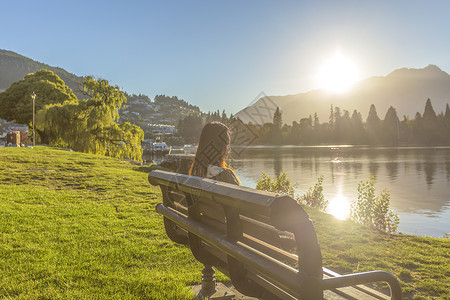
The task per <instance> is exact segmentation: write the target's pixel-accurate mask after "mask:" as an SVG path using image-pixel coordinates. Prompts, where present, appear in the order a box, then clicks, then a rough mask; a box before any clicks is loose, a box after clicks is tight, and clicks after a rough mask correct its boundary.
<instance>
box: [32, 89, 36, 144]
mask: <svg viewBox="0 0 450 300" xmlns="http://www.w3.org/2000/svg"><path fill="white" fill-rule="evenodd" d="M31 99H33V147H34V146H35V145H36V134H35V132H34V107H35V105H34V103H35V101H34V100H35V99H36V94H35V92H33V93H32V94H31Z"/></svg>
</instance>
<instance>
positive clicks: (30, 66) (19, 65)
mask: <svg viewBox="0 0 450 300" xmlns="http://www.w3.org/2000/svg"><path fill="white" fill-rule="evenodd" d="M41 69H47V70H50V71H52V72H53V73H55V74H56V75H58V76H59V77H60V78H61V79H62V80H63V81H64V82H65V83H66V85H67V86H68V87H70V88H71V89H72V90H73V92H74V93H75V95H76V96H77V97H78V99H83V98H84V96H83V94H82V93H81V92H80V91H81V83H82V81H83V79H82V78H81V77H78V76H76V75H74V74H71V73H69V72H67V71H66V70H64V69H62V68H58V67H52V66H49V65H47V64H44V63H40V62H37V61H34V60H32V59H30V58H27V57H25V56H22V55H20V54H17V53H15V52H12V51H8V50H2V49H0V91H3V90H6V89H7V88H8V87H9V86H10V85H11V84H12V83H14V82H17V81H19V80H22V79H23V77H24V76H25V75H27V74H28V73H34V72H36V71H39V70H41Z"/></svg>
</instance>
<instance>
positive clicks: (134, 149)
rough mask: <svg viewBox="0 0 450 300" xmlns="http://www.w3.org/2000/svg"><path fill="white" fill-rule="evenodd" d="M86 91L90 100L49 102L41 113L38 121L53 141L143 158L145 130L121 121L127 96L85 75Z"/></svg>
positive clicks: (135, 158) (66, 145) (82, 148)
mask: <svg viewBox="0 0 450 300" xmlns="http://www.w3.org/2000/svg"><path fill="white" fill-rule="evenodd" d="M83 88H84V93H85V94H86V95H88V97H89V99H86V100H82V101H80V102H79V103H78V104H77V105H74V104H72V103H63V104H55V105H48V106H46V107H45V108H44V109H43V110H41V111H40V112H39V114H38V120H39V123H38V122H36V123H38V124H42V126H43V127H44V128H43V129H44V130H46V131H48V132H50V136H51V142H52V144H55V145H58V146H65V147H69V148H71V149H73V150H75V151H80V152H87V153H95V154H101V155H109V156H112V157H118V158H129V159H133V160H138V161H140V160H142V158H141V156H142V149H141V141H142V140H143V139H144V132H143V131H142V129H141V128H140V127H138V126H136V125H132V124H130V123H128V122H127V123H124V124H118V123H117V121H118V120H119V109H120V107H121V106H122V104H123V103H124V102H126V97H125V95H124V93H123V92H121V91H120V89H119V87H117V86H111V85H109V83H108V81H107V80H104V79H94V78H93V77H86V78H84V81H83Z"/></svg>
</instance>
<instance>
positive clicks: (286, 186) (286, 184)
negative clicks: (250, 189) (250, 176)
mask: <svg viewBox="0 0 450 300" xmlns="http://www.w3.org/2000/svg"><path fill="white" fill-rule="evenodd" d="M296 187H297V185H296V184H292V183H291V179H290V178H288V177H287V174H286V172H282V173H281V174H280V176H278V177H276V178H274V179H272V178H271V177H270V176H269V175H268V174H267V173H266V172H263V173H262V177H261V178H260V179H259V180H258V183H257V184H256V189H257V190H263V191H268V192H273V193H279V194H286V195H289V196H291V197H294V191H295V188H296Z"/></svg>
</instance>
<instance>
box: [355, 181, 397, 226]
mask: <svg viewBox="0 0 450 300" xmlns="http://www.w3.org/2000/svg"><path fill="white" fill-rule="evenodd" d="M390 198H391V195H390V194H389V192H388V191H387V190H386V189H384V190H383V192H381V194H380V196H378V197H377V196H375V179H374V177H373V176H372V177H371V179H370V180H369V181H366V182H363V181H361V182H360V183H359V184H358V200H357V201H356V202H355V203H353V204H352V205H351V211H350V218H351V219H353V220H354V221H355V222H357V223H360V224H365V225H369V226H371V227H373V228H375V229H378V230H382V231H386V232H390V233H394V232H396V231H397V227H398V223H399V218H398V215H396V214H394V212H393V211H392V210H391V209H389V206H390Z"/></svg>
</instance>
